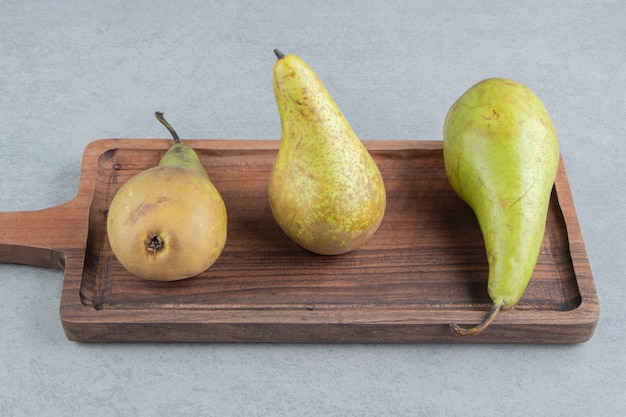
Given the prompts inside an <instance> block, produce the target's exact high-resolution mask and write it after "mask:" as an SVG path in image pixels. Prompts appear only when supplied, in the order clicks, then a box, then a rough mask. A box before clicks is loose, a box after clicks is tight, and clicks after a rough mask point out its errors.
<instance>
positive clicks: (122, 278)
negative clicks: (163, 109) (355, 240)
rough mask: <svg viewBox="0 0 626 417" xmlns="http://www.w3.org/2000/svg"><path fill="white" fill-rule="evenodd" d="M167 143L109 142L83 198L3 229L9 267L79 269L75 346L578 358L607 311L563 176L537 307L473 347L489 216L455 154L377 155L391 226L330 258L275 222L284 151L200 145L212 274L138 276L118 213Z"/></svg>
mask: <svg viewBox="0 0 626 417" xmlns="http://www.w3.org/2000/svg"><path fill="white" fill-rule="evenodd" d="M171 143H172V142H171V140H167V139H109V140H98V141H94V142H92V143H90V144H89V145H88V146H87V147H86V149H85V151H84V155H83V164H82V169H81V178H80V185H79V189H78V193H77V195H76V197H75V198H73V199H72V200H70V201H68V202H67V203H65V204H62V205H59V206H55V207H51V208H48V209H44V210H39V211H27V212H6V213H0V262H9V263H19V264H27V265H36V266H43V267H52V268H59V269H64V271H65V276H64V281H63V290H62V294H61V307H60V316H61V323H62V325H63V329H64V331H65V333H66V335H67V337H68V339H70V340H75V341H90V342H105V341H158V342H161V341H162V342H342V343H343V342H346V343H347V342H350V343H362V342H366V343H417V342H453V343H579V342H584V341H586V340H588V339H589V338H590V337H591V336H592V335H593V332H594V329H595V326H596V323H597V320H598V316H599V303H598V298H597V294H596V289H595V285H594V281H593V277H592V272H591V268H590V266H589V261H588V258H587V254H586V251H585V247H584V242H583V238H582V234H581V232H580V227H579V224H578V220H577V217H576V212H575V208H574V203H573V200H572V195H571V192H570V188H569V183H568V179H567V174H566V170H565V166H564V164H563V161H562V160H561V165H560V168H559V172H558V176H557V180H556V183H555V187H554V192H553V194H552V200H551V204H550V208H549V213H548V222H547V228H546V234H545V238H544V242H543V247H542V250H541V253H540V256H539V261H538V264H537V267H536V270H535V273H534V276H533V278H532V280H531V283H530V285H529V286H528V288H527V290H526V292H525V294H524V296H523V298H522V300H521V301H520V303H519V304H518V305H517V307H516V308H515V309H513V310H511V311H505V312H501V313H500V315H499V316H498V317H497V319H496V320H495V322H494V323H493V324H492V325H491V326H490V327H489V328H488V329H487V330H486V331H485V332H483V333H482V334H480V335H478V336H475V337H473V338H467V337H458V336H455V335H453V334H452V333H451V332H450V329H449V327H448V325H449V323H450V322H458V323H460V324H463V325H470V324H475V323H478V322H480V321H481V320H482V318H483V317H484V315H485V314H486V311H487V310H488V309H489V306H490V299H489V297H488V295H487V292H486V279H487V263H486V257H485V252H484V246H483V240H482V236H481V233H480V229H479V228H478V224H477V222H476V219H475V216H474V214H473V213H472V211H471V210H470V209H469V207H468V206H467V205H465V203H464V202H462V201H461V200H460V199H459V198H458V197H457V196H456V194H455V193H454V192H453V191H452V189H451V188H450V186H449V184H448V182H447V180H446V177H445V172H444V168H443V155H442V142H441V141H364V143H365V144H366V146H367V147H368V149H369V150H370V152H371V153H372V155H373V157H374V159H375V160H376V162H377V163H378V165H379V167H380V169H381V172H382V174H383V177H384V180H385V185H386V188H387V193H388V201H387V211H386V214H385V218H384V220H383V223H382V225H381V227H380V228H379V230H378V231H377V233H376V234H375V235H374V236H373V237H372V238H371V239H370V240H369V241H368V242H367V243H366V244H365V245H364V246H362V247H361V248H359V249H358V250H355V251H353V252H351V253H349V254H346V255H341V256H321V255H315V254H313V253H310V252H307V251H306V250H304V249H302V248H300V247H299V246H297V245H295V244H294V243H293V242H291V241H290V240H289V239H288V238H287V237H286V236H285V235H284V234H283V233H282V231H281V230H280V228H279V227H278V226H277V224H276V223H275V222H274V220H273V217H272V214H271V212H270V208H269V203H268V200H267V183H268V179H269V175H270V171H271V167H272V164H273V162H274V159H275V157H276V153H277V150H278V144H279V142H278V141H276V140H267V141H259V140H186V141H185V143H187V144H189V145H191V146H192V147H194V148H195V149H196V150H197V151H198V154H199V156H200V158H201V160H202V163H203V165H204V166H205V167H206V169H207V171H208V173H209V176H210V177H211V179H212V180H213V182H214V184H215V185H216V187H217V188H218V189H219V190H220V192H221V194H222V196H223V198H224V201H225V204H226V207H227V210H228V217H229V224H228V240H227V243H226V247H225V249H224V252H223V254H222V256H221V257H220V258H219V259H218V261H217V262H216V263H215V264H214V265H213V266H212V267H211V268H210V269H209V270H207V271H206V272H205V273H203V274H201V275H199V276H197V277H194V278H191V279H187V280H183V281H177V282H167V283H163V282H161V283H159V282H152V281H144V280H141V279H139V278H137V277H135V276H133V275H131V274H129V273H128V272H127V271H126V270H125V269H124V268H123V267H122V266H121V265H120V264H119V263H118V262H117V260H116V258H115V257H114V255H113V254H112V252H111V250H110V248H109V244H108V240H107V236H106V216H107V209H108V206H109V203H110V201H111V199H112V197H113V195H114V194H115V192H116V191H117V189H118V188H119V187H120V185H121V184H123V183H124V182H125V181H126V180H128V179H129V178H130V177H131V176H132V175H134V174H135V173H137V172H139V171H141V170H144V169H146V168H148V167H151V166H154V165H156V164H157V162H158V161H159V159H160V158H161V156H162V155H163V154H164V152H165V151H166V150H167V149H168V148H169V146H170V145H171Z"/></svg>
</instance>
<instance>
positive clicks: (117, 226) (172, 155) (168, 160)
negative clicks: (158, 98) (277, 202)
mask: <svg viewBox="0 0 626 417" xmlns="http://www.w3.org/2000/svg"><path fill="white" fill-rule="evenodd" d="M156 116H157V119H158V120H159V121H160V122H161V123H163V124H164V125H165V126H166V127H167V128H168V130H170V132H171V133H172V135H173V136H174V141H175V143H174V145H172V147H171V148H170V149H169V150H168V151H167V153H166V154H165V155H164V156H163V158H162V159H161V161H160V162H159V165H158V166H156V167H152V168H149V169H147V170H145V171H142V172H140V173H138V174H137V175H135V176H133V177H132V178H130V179H129V180H128V181H127V182H126V183H124V185H122V187H121V188H120V189H119V190H118V191H117V193H116V194H115V196H114V197H113V200H112V201H111V204H110V207H109V212H108V216H107V235H108V238H109V243H110V245H111V249H112V251H113V253H114V254H115V257H116V258H117V259H118V261H119V262H120V263H121V264H122V266H124V268H126V269H127V270H128V271H129V272H131V273H132V274H134V275H136V276H138V277H140V278H145V279H148V280H155V281H174V280H180V279H184V278H190V277H193V276H196V275H198V274H200V273H201V272H203V271H205V270H206V269H208V268H209V267H210V266H211V265H212V264H213V263H214V262H215V261H216V260H217V258H218V257H219V256H220V254H221V253H222V250H223V248H224V245H225V243H226V225H227V217H226V207H225V205H224V201H223V200H222V197H221V196H220V194H219V192H218V191H217V189H216V188H215V186H214V185H213V183H212V182H211V180H210V179H209V176H208V174H207V172H206V170H205V169H204V167H203V166H202V164H201V163H200V159H199V158H198V155H197V154H196V152H195V151H194V150H193V149H192V148H190V147H189V146H187V145H185V144H183V143H182V142H180V139H179V138H178V135H177V134H176V132H175V131H174V130H173V129H172V128H171V127H170V126H169V124H168V123H167V122H166V121H165V119H163V115H162V113H159V112H157V113H156Z"/></svg>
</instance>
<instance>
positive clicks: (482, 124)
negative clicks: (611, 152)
mask: <svg viewBox="0 0 626 417" xmlns="http://www.w3.org/2000/svg"><path fill="white" fill-rule="evenodd" d="M559 155H560V153H559V144H558V140H557V134H556V130H555V128H554V124H553V123H552V120H551V118H550V115H549V114H548V111H547V110H546V108H545V107H544V105H543V103H542V102H541V100H540V99H539V98H538V97H537V96H536V95H535V94H534V93H533V92H532V91H531V90H530V89H529V88H528V87H526V86H524V85H522V84H520V83H518V82H515V81H512V80H508V79H504V78H490V79H486V80H483V81H481V82H479V83H477V84H475V85H474V86H472V87H471V88H470V89H469V90H467V91H466V92H465V93H464V94H463V95H462V96H461V97H460V98H459V99H458V100H457V101H456V102H455V103H454V104H453V105H452V106H451V108H450V110H449V111H448V113H447V115H446V118H445V122H444V128H443V157H444V163H445V170H446V175H447V178H448V180H449V182H450V185H451V186H452V188H453V189H454V190H455V191H456V193H457V194H458V195H459V196H460V197H461V198H462V199H463V200H464V201H465V202H466V203H467V204H468V205H469V206H470V207H471V208H472V210H473V211H474V213H475V215H476V218H477V220H478V223H479V226H480V229H481V232H482V235H483V239H484V244H485V250H486V255H487V261H488V265H489V275H488V283H487V289H488V293H489V296H490V297H491V299H492V301H493V305H492V308H491V311H490V312H489V314H488V315H487V317H486V319H485V320H484V321H483V322H482V323H480V324H478V325H476V326H474V327H472V328H462V327H460V326H459V325H457V324H455V323H453V324H451V328H452V330H453V332H454V333H456V334H458V335H476V334H478V333H480V332H481V331H482V330H484V329H485V328H486V327H487V326H488V325H489V324H490V323H491V322H492V321H493V319H494V318H495V317H496V315H497V314H498V312H499V311H500V310H507V309H511V308H513V307H514V306H515V305H516V304H517V303H518V301H519V299H520V298H521V296H522V295H523V293H524V291H525V290H526V287H527V285H528V282H529V281H530V279H531V276H532V274H533V271H534V269H535V267H536V264H537V259H538V256H539V251H540V250H541V244H542V240H543V237H544V232H545V225H546V216H547V210H548V204H549V202H550V195H551V192H552V187H553V185H554V180H555V177H556V172H557V168H558V165H559Z"/></svg>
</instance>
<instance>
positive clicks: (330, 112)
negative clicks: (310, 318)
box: [269, 50, 386, 255]
mask: <svg viewBox="0 0 626 417" xmlns="http://www.w3.org/2000/svg"><path fill="white" fill-rule="evenodd" d="M274 53H275V54H276V56H277V58H278V59H277V61H276V62H275V64H274V68H273V85H274V95H275V98H276V105H277V107H278V113H279V116H280V123H281V141H280V146H279V150H278V154H277V157H276V160H275V162H274V165H273V168H272V172H271V176H270V181H269V203H270V208H271V211H272V214H273V216H274V218H275V220H276V222H277V223H278V225H279V226H280V227H281V228H282V230H283V231H284V232H285V234H286V235H287V236H289V237H290V238H291V239H292V240H293V241H294V242H296V243H297V244H299V245H300V246H302V247H303V248H305V249H307V250H309V251H311V252H314V253H317V254H321V255H339V254H343V253H347V252H350V251H352V250H354V249H356V248H357V247H359V246H360V245H362V244H363V243H364V242H365V241H367V240H368V239H369V238H370V237H371V236H372V235H373V234H374V233H375V232H376V230H377V229H378V227H379V226H380V224H381V222H382V220H383V216H384V213H385V205H386V193H385V186H384V183H383V179H382V176H381V174H380V171H379V169H378V166H377V165H376V163H375V162H374V160H373V158H372V157H371V155H370V154H369V152H368V151H367V149H366V148H365V146H364V145H363V144H362V143H361V141H360V140H359V138H358V137H357V135H356V134H355V133H354V131H353V129H352V127H351V126H350V124H349V123H348V121H347V120H346V118H345V117H344V115H343V113H342V112H341V110H340V109H339V107H338V106H337V104H336V103H335V101H334V100H333V98H332V97H331V95H330V94H329V92H328V91H327V89H326V87H325V86H324V84H322V82H321V81H320V79H319V78H318V77H317V75H316V74H315V73H314V72H313V70H312V69H311V68H310V67H309V66H308V65H307V64H306V63H305V62H304V61H303V60H302V59H300V58H299V57H297V56H295V55H284V54H282V53H281V52H280V51H279V50H274Z"/></svg>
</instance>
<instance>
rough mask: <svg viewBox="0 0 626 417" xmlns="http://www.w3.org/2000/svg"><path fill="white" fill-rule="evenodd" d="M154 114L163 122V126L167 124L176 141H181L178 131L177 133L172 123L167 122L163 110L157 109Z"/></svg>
mask: <svg viewBox="0 0 626 417" xmlns="http://www.w3.org/2000/svg"><path fill="white" fill-rule="evenodd" d="M154 115H155V116H156V118H157V120H158V121H159V122H161V124H162V125H163V126H165V127H166V128H167V130H169V132H170V134H171V135H172V137H173V138H174V143H181V141H180V138H179V137H178V133H176V131H175V130H174V128H173V127H172V126H170V124H169V123H168V122H167V120H165V118H164V117H163V112H160V111H155V112H154Z"/></svg>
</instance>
